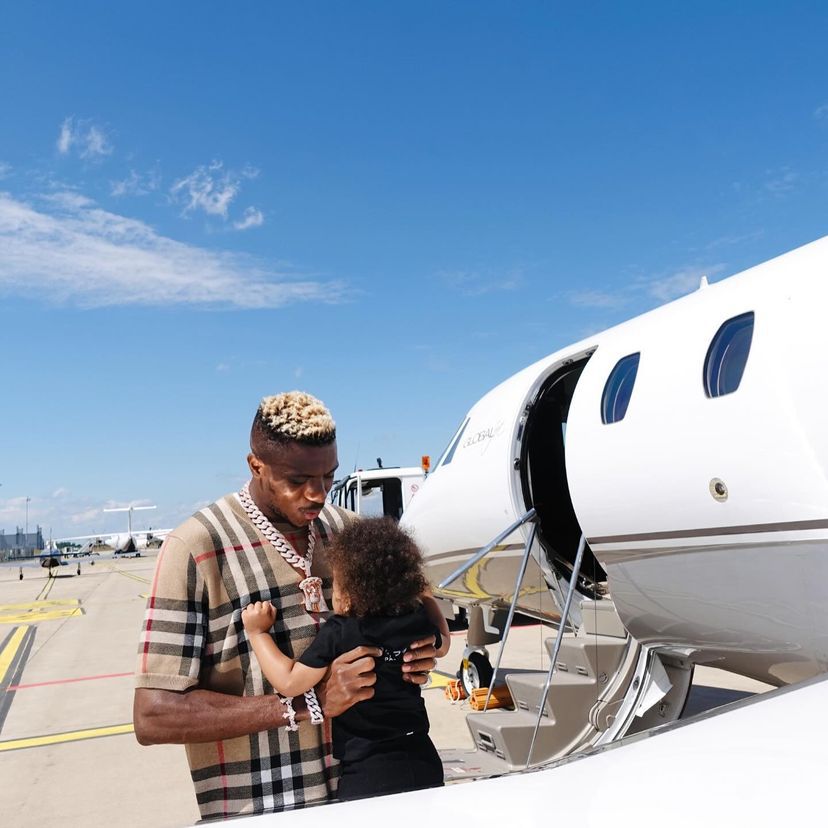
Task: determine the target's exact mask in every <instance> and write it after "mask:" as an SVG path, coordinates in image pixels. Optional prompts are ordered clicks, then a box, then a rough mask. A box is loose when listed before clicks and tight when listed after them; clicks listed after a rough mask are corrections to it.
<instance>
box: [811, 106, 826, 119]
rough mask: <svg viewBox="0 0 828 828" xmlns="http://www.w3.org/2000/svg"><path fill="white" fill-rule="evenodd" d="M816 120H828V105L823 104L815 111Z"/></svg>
mask: <svg viewBox="0 0 828 828" xmlns="http://www.w3.org/2000/svg"><path fill="white" fill-rule="evenodd" d="M814 118H816V119H817V120H818V121H819V120H822V119H823V118H828V103H824V104H821V105H820V106H818V107H817V108H816V109H815V110H814Z"/></svg>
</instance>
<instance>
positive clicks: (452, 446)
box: [434, 420, 469, 471]
mask: <svg viewBox="0 0 828 828" xmlns="http://www.w3.org/2000/svg"><path fill="white" fill-rule="evenodd" d="M468 424H469V421H468V420H464V422H463V424H462V425H461V426H460V428H458V429H457V433H456V434H455V435H454V437H452V439H451V442H450V443H449V444H448V447H447V448H446V450H445V451H444V452H443V456H442V457H441V458H440V459H439V460H438V461H437V465H436V466H435V467H434V470H435V471H436V470H437V468H438V467H439V466H447V465H448V464H449V463H451V461H452V460H453V459H454V452H455V451H456V450H457V444H458V443H459V442H460V438H461V437H462V436H463V432H464V431H465V430H466V426H467V425H468Z"/></svg>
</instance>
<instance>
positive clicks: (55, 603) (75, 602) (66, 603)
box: [0, 598, 80, 612]
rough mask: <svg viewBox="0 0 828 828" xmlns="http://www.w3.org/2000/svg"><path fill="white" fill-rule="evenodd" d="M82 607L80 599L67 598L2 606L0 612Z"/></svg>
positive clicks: (0, 605)
mask: <svg viewBox="0 0 828 828" xmlns="http://www.w3.org/2000/svg"><path fill="white" fill-rule="evenodd" d="M78 606H80V599H79V598H65V599H62V600H61V599H55V598H53V599H52V600H51V601H37V602H35V601H26V602H25V603H23V604H0V612H8V611H9V610H25V609H34V608H36V607H78Z"/></svg>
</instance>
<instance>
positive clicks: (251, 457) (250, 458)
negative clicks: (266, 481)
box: [247, 451, 264, 477]
mask: <svg viewBox="0 0 828 828" xmlns="http://www.w3.org/2000/svg"><path fill="white" fill-rule="evenodd" d="M263 465H264V463H262V461H261V460H259V458H258V457H256V455H255V454H253V452H252V451H251V452H250V454H248V455H247V466H248V468H249V469H250V473H251V474H252V475H253V477H259V476H260V475H261V473H262V466H263Z"/></svg>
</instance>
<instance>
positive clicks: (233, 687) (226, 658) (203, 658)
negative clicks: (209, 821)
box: [135, 494, 356, 818]
mask: <svg viewBox="0 0 828 828" xmlns="http://www.w3.org/2000/svg"><path fill="white" fill-rule="evenodd" d="M355 517H356V516H355V515H354V514H353V513H351V512H347V511H345V510H344V509H340V508H339V507H337V506H332V505H326V506H325V508H324V509H323V511H322V514H321V515H320V516H319V518H318V519H317V520H316V521H314V525H313V531H314V532H315V533H316V536H317V544H316V553H315V555H314V564H313V573H314V575H320V576H321V577H322V579H323V589H324V592H325V595H326V598H327V599H328V602H329V603H330V589H331V578H330V572H329V570H328V568H327V565H326V562H325V554H324V550H325V543H326V541H327V539H328V538H329V537H330V536H331V533H334V532H337V531H339V530H340V529H341V528H342V527H343V526H344V525H345V524H346V523H348V522H350V521H351V520H353V519H354V518H355ZM278 528H280V529H281V530H283V533H284V534H285V535H286V537H288V540H291V538H290V535H289V528H288V527H281V526H280V527H278ZM294 531H295V530H294ZM302 577H303V576H302V575H300V574H299V573H298V572H297V571H296V570H295V569H294V568H293V567H292V566H290V565H289V564H288V563H287V562H286V561H285V560H284V559H283V558H282V557H281V555H279V553H278V552H277V551H276V550H275V549H274V548H273V546H272V545H271V544H270V542H269V541H268V540H267V539H266V538H265V537H264V536H263V535H261V534H260V533H259V532H258V531H257V529H256V528H255V526H254V525H253V524H252V522H251V521H250V519H249V518H248V516H247V514H246V512H245V511H244V509H243V508H242V506H241V504H240V503H239V500H238V497H237V496H236V495H235V494H232V495H227V496H225V497H223V498H221V499H220V500H218V501H217V502H216V503H213V504H211V505H210V506H207V507H206V508H204V509H202V510H201V511H200V512H197V513H196V514H195V515H193V517H191V518H190V519H189V520H187V521H186V522H185V523H183V524H182V525H181V526H179V527H178V528H177V529H176V530H175V531H174V532H172V533H170V534H169V535H168V536H167V539H166V540H165V541H164V544H163V546H162V547H161V551H160V552H159V554H158V560H157V563H156V569H155V576H154V578H153V583H152V590H151V592H150V596H149V598H148V600H147V609H146V614H145V618H144V628H143V633H142V635H141V641H140V646H139V650H138V669H137V671H136V676H135V685H136V687H150V688H157V689H162V690H177V691H183V690H187V689H188V688H191V687H196V686H198V687H200V688H205V689H209V690H217V691H219V692H222V693H230V694H233V695H237V696H242V695H244V696H249V695H261V694H263V693H266V694H272V693H273V692H274V691H273V688H272V687H271V685H270V684H269V682H268V681H267V679H266V678H265V677H264V676H263V675H262V672H261V669H260V668H259V664H258V662H257V660H256V658H255V656H254V655H253V653H252V650H251V649H250V648H249V646H248V643H247V639H246V638H245V635H244V628H243V626H242V621H241V611H242V609H243V608H244V607H246V606H247V605H248V604H249V603H251V602H253V601H267V600H269V601H272V602H273V604H274V606H275V607H276V608H277V610H278V614H277V618H276V623H275V626H274V633H275V638H276V642H277V643H278V645H279V647H280V648H281V649H282V651H283V652H285V653H286V654H288V655H289V656H291V657H293V658H298V656H300V655H301V654H302V653H303V652H304V650H305V648H306V647H307V646H308V645H309V644H310V642H311V641H312V640H313V639H314V637H315V636H316V633H317V630H318V628H319V620H318V618H315V617H314V616H312V615H310V614H309V613H308V612H306V610H305V608H304V604H303V595H302V591H301V590H300V589H299V586H298V584H299V581H300V580H301V579H302ZM186 749H187V758H188V760H189V763H190V772H191V774H192V778H193V784H194V786H195V792H196V799H197V800H198V806H199V809H200V811H201V816H202V818H206V817H222V816H228V815H230V814H237V813H252V812H255V813H258V812H261V811H269V810H285V809H289V808H295V807H301V806H302V805H304V804H306V803H310V802H318V801H324V800H326V799H328V798H330V797H331V796H332V795H333V794H334V793H335V791H336V780H337V775H338V770H337V767H336V762H335V760H334V759H333V758H332V756H331V745H330V724H329V723H328V722H325V723H324V724H323V725H322V726H317V725H312V724H310V723H309V722H302V723H301V724H300V725H299V730H298V731H296V732H290V731H288V730H286V729H285V728H278V729H276V730H271V731H266V732H262V733H253V734H251V735H249V736H242V737H239V738H236V739H224V740H221V741H217V742H207V743H202V744H189V745H187V746H186Z"/></svg>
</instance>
